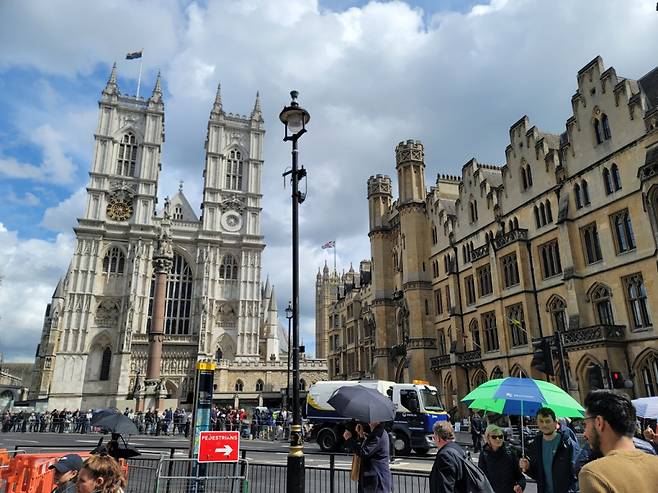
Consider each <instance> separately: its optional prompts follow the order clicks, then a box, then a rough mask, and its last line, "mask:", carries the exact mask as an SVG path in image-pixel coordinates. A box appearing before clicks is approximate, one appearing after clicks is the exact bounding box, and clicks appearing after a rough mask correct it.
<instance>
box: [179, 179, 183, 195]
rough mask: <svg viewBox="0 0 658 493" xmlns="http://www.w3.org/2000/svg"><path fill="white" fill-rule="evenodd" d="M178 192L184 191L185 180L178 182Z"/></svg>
mask: <svg viewBox="0 0 658 493" xmlns="http://www.w3.org/2000/svg"><path fill="white" fill-rule="evenodd" d="M178 192H179V193H183V180H181V181H179V182H178Z"/></svg>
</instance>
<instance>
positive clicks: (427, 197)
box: [328, 57, 658, 409]
mask: <svg viewBox="0 0 658 493" xmlns="http://www.w3.org/2000/svg"><path fill="white" fill-rule="evenodd" d="M577 83H578V88H577V91H576V93H575V94H574V95H573V97H572V98H571V101H572V108H573V113H572V115H571V116H570V117H569V118H568V120H567V122H566V131H565V132H563V133H562V134H552V133H548V132H544V131H541V130H540V129H538V128H537V127H536V126H534V125H531V124H530V121H529V119H528V118H527V117H525V116H524V117H523V118H521V119H520V120H519V121H518V122H516V123H515V124H514V125H512V127H511V128H510V132H509V134H510V143H509V145H508V146H507V148H506V150H505V156H506V163H505V164H504V165H502V166H494V165H487V164H482V163H479V162H478V161H477V160H475V159H472V160H470V161H469V162H467V163H466V164H465V165H464V166H463V167H462V171H461V175H460V176H447V175H440V176H438V177H437V179H436V182H435V184H434V185H433V186H432V187H430V189H429V190H427V188H426V187H425V155H424V149H423V145H422V144H421V143H420V142H418V141H407V142H401V143H400V144H399V145H398V146H397V147H396V150H395V156H396V170H397V185H398V198H397V199H396V200H393V191H392V183H391V179H390V178H389V177H388V176H382V175H377V176H373V177H371V178H370V179H369V180H368V205H369V211H370V233H369V236H370V243H371V251H372V282H371V284H370V286H369V287H368V290H369V291H368V295H367V297H364V298H363V299H362V300H360V303H361V305H367V306H368V307H369V310H368V316H372V317H373V318H374V333H375V349H374V373H375V375H376V376H377V377H379V378H385V379H392V380H398V381H408V380H410V379H414V378H421V379H429V380H430V381H431V382H433V383H434V384H435V385H436V386H437V387H439V388H440V389H441V390H442V392H443V396H444V400H445V405H446V407H447V408H448V409H451V408H453V407H455V406H457V405H458V402H459V399H460V398H461V397H463V396H464V395H465V394H466V393H467V392H468V391H469V390H470V389H472V388H474V387H475V386H477V385H478V384H480V383H482V382H483V381H485V380H487V379H490V378H496V377H499V376H503V375H529V376H533V377H537V378H546V376H545V375H544V373H540V372H538V371H537V370H536V369H534V368H532V367H531V361H532V358H533V342H535V343H536V342H538V341H540V340H542V338H550V339H547V340H550V341H551V343H552V345H553V347H552V350H553V351H552V355H553V357H554V365H555V368H554V369H553V372H554V373H555V376H554V377H551V379H552V380H554V381H556V382H557V383H559V384H562V385H566V386H568V388H569V390H570V391H571V392H572V394H573V395H574V396H575V397H576V398H578V399H583V398H584V396H585V395H586V393H587V392H588V391H589V390H590V389H591V388H594V387H602V386H605V387H609V386H615V382H614V378H615V377H620V383H621V386H623V385H624V384H626V386H627V391H628V392H630V393H631V394H632V395H634V396H645V395H658V348H657V337H656V331H655V324H656V323H657V321H658V302H657V301H656V299H658V298H657V294H658V282H657V279H658V272H657V271H658V262H657V261H658V255H657V247H658V145H657V143H658V69H654V70H652V71H651V72H649V73H648V74H647V75H645V76H644V77H642V78H641V79H639V80H631V79H626V78H623V77H620V76H618V75H617V74H616V72H615V70H614V69H613V68H608V69H605V68H604V65H603V61H602V60H601V58H600V57H597V58H596V59H594V60H593V61H592V62H590V63H588V64H587V65H586V66H585V67H583V68H582V69H581V70H580V71H579V72H578V76H577ZM340 302H341V301H339V302H338V304H339V303H340ZM338 304H335V305H334V306H335V307H336V309H338ZM338 323H339V326H338V329H342V325H344V324H343V322H342V319H339V322H338ZM345 323H346V322H345ZM556 334H558V335H559V337H560V341H561V343H562V344H561V347H560V346H558V345H557V344H556V343H557V339H556V337H555V335H556ZM355 344H356V345H357V346H358V345H359V344H361V341H359V340H357V341H355ZM330 347H331V345H330ZM345 351H346V348H345V346H344V345H343V344H340V345H337V346H336V347H335V349H333V350H330V351H329V354H328V358H329V360H330V361H342V358H343V354H344V352H345ZM559 353H561V355H562V356H563V358H560V357H559V356H560V354H559ZM561 360H562V361H564V365H560V361H561ZM359 370H362V369H361V368H356V371H359ZM330 371H331V365H330ZM339 373H341V374H343V375H344V374H345V373H346V372H345V370H343V369H342V368H341V371H340V372H339Z"/></svg>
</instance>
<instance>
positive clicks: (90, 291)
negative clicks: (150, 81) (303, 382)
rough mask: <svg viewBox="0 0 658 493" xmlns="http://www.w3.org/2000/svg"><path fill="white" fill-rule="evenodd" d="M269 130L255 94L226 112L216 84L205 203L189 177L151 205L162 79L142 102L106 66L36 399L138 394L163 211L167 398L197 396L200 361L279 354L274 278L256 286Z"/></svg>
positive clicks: (77, 402)
mask: <svg viewBox="0 0 658 493" xmlns="http://www.w3.org/2000/svg"><path fill="white" fill-rule="evenodd" d="M264 134H265V130H264V127H263V118H262V114H261V108H260V101H259V98H258V95H257V96H256V102H255V105H254V108H253V110H252V112H251V115H250V116H241V115H236V114H231V113H227V112H225V111H224V109H223V107H222V99H221V94H220V90H219V88H218V90H217V95H216V97H215V101H214V103H213V105H212V109H211V111H210V117H209V120H208V125H207V135H206V142H205V150H206V158H205V169H204V171H203V178H204V186H203V197H202V204H201V211H202V214H201V216H200V217H197V215H196V213H195V212H194V209H193V208H192V207H191V205H190V204H189V202H188V201H187V199H186V198H185V195H184V194H183V190H182V186H181V188H180V189H179V191H178V193H177V194H176V195H175V196H174V197H172V198H171V200H167V201H166V204H165V208H164V210H161V211H160V212H159V213H156V204H157V193H158V179H159V174H160V169H161V163H160V155H161V151H162V146H163V143H164V103H163V100H162V91H161V87H160V76H159V75H158V79H157V80H156V83H155V87H154V89H153V92H152V94H151V96H150V97H149V98H148V99H144V98H136V97H133V96H128V95H125V94H122V93H121V92H120V91H119V88H118V85H117V75H116V67H114V68H113V69H112V73H111V75H110V78H109V81H108V83H107V86H106V87H105V89H104V90H103V93H102V96H101V99H100V101H99V116H98V125H97V128H96V131H95V133H94V139H95V144H94V155H93V158H92V161H91V170H90V181H89V185H88V187H87V202H86V207H85V212H84V216H83V217H81V218H79V219H78V227H76V228H75V234H76V237H77V244H76V248H75V252H74V254H73V259H72V261H71V264H70V267H69V269H68V271H67V273H66V275H65V276H64V277H63V279H62V280H61V281H60V282H59V284H58V286H57V288H56V290H55V293H54V295H53V298H52V302H51V303H50V304H49V305H48V307H47V309H46V314H45V318H44V325H43V333H42V338H41V343H40V345H39V348H38V351H37V356H36V361H35V365H34V378H33V381H32V388H31V398H32V399H35V400H42V401H43V400H46V401H47V404H46V405H47V407H49V408H62V407H67V408H96V407H107V406H116V407H123V406H128V407H131V406H133V405H134V400H131V398H132V396H133V394H135V391H136V390H139V387H140V382H139V380H140V379H139V377H138V376H139V375H141V378H142V379H143V378H144V376H145V374H146V365H147V354H148V332H149V327H150V324H151V313H152V310H153V306H152V305H153V292H154V282H153V279H154V272H153V254H154V249H155V247H156V242H157V239H158V235H159V234H161V232H160V229H161V228H160V226H161V225H164V223H163V217H165V218H166V219H167V221H166V224H167V225H168V228H169V230H170V234H171V239H172V243H173V266H172V267H171V270H170V271H169V273H168V277H167V282H166V300H165V323H164V333H165V335H164V344H163V349H162V363H161V368H160V372H159V374H160V375H161V381H160V384H159V385H158V389H163V390H164V393H165V394H166V396H167V398H168V399H169V404H171V403H172V402H173V403H182V402H189V401H190V398H191V393H192V391H193V383H194V371H195V363H196V361H197V360H198V359H200V358H209V357H214V358H216V359H217V360H219V361H220V362H221V364H220V368H227V366H226V365H229V366H228V368H230V365H231V364H232V363H233V362H235V363H239V364H242V365H244V364H249V365H252V366H253V367H258V365H262V367H263V368H265V362H267V364H268V365H270V364H271V363H270V362H277V361H279V358H280V348H279V326H278V320H277V311H276V301H275V295H274V289H273V287H272V286H271V285H270V284H269V282H268V283H266V285H265V286H263V285H262V284H261V270H262V266H261V254H262V252H263V249H264V248H265V243H264V238H263V236H262V235H261V224H260V220H261V215H260V211H261V197H262V195H261V172H262V167H263V157H262V152H263V138H264ZM168 234H169V233H168ZM268 368H269V367H268ZM284 374H285V372H284ZM218 377H219V375H218ZM226 378H228V377H227V376H224V379H226ZM318 379H319V378H318ZM136 380H137V382H136Z"/></svg>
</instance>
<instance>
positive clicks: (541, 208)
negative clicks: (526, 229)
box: [539, 204, 546, 226]
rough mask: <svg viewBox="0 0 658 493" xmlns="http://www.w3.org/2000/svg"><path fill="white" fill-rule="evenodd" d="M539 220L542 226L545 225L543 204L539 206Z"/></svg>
mask: <svg viewBox="0 0 658 493" xmlns="http://www.w3.org/2000/svg"><path fill="white" fill-rule="evenodd" d="M539 219H540V223H541V225H542V226H544V225H545V224H546V208H545V207H544V204H539Z"/></svg>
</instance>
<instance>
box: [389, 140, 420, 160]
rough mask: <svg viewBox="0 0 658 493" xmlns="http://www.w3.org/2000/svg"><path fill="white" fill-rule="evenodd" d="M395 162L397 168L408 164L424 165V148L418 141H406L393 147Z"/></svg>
mask: <svg viewBox="0 0 658 493" xmlns="http://www.w3.org/2000/svg"><path fill="white" fill-rule="evenodd" d="M395 162H396V164H397V165H398V166H401V165H404V164H406V163H410V162H417V163H421V164H422V165H425V148H424V147H423V144H422V143H421V142H420V140H411V139H409V140H407V141H406V142H400V143H399V144H398V145H397V146H396V147H395Z"/></svg>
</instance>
